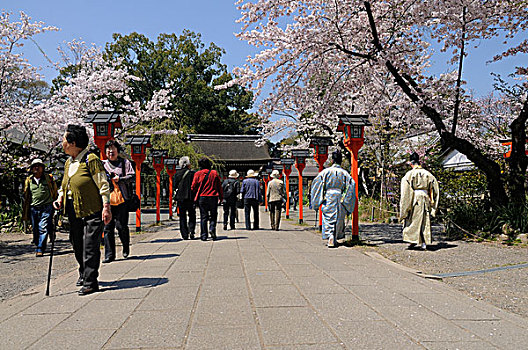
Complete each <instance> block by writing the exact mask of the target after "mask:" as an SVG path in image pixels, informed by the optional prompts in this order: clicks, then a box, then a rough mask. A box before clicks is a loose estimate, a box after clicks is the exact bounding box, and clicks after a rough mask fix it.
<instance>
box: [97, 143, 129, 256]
mask: <svg viewBox="0 0 528 350" xmlns="http://www.w3.org/2000/svg"><path fill="white" fill-rule="evenodd" d="M120 152H121V146H120V145H119V143H118V142H117V141H116V140H109V141H108V142H107V143H106V145H105V153H106V157H107V158H108V159H106V160H104V161H103V165H104V168H105V171H106V173H107V176H108V182H109V183H110V187H111V189H110V208H111V210H112V220H111V221H110V222H109V223H108V224H107V225H105V228H104V246H105V255H104V260H103V263H105V264H106V263H109V262H112V261H114V260H115V258H116V243H115V229H117V233H118V235H119V239H120V240H121V244H122V245H123V258H125V259H126V258H128V256H129V255H130V230H129V229H128V218H129V211H128V206H127V203H126V201H127V200H128V199H129V198H130V197H131V195H132V193H131V192H130V186H129V184H130V183H131V182H132V181H133V179H134V177H135V175H136V172H135V171H134V167H133V166H132V164H131V163H130V161H128V159H125V158H121V157H119V153H120Z"/></svg>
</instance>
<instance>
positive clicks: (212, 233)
mask: <svg viewBox="0 0 528 350" xmlns="http://www.w3.org/2000/svg"><path fill="white" fill-rule="evenodd" d="M209 234H210V235H211V239H212V240H213V241H216V233H215V232H211V233H209Z"/></svg>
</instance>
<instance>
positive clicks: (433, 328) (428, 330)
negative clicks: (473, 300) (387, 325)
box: [374, 305, 478, 342]
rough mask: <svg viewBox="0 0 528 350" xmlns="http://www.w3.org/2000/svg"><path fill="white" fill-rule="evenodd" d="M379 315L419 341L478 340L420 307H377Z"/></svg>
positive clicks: (450, 322)
mask: <svg viewBox="0 0 528 350" xmlns="http://www.w3.org/2000/svg"><path fill="white" fill-rule="evenodd" d="M374 308H375V309H376V311H377V312H378V313H380V314H381V315H382V316H383V317H385V318H386V319H387V320H389V321H390V322H394V323H395V324H397V325H398V327H399V328H401V329H402V330H403V331H404V332H406V333H407V334H409V335H410V336H411V337H412V338H414V339H415V340H417V341H420V342H421V341H433V342H434V341H450V342H458V341H469V342H471V341H474V340H475V339H478V338H477V337H476V336H475V335H474V334H471V333H469V332H467V331H466V330H464V329H462V328H461V327H459V326H457V325H456V324H455V323H453V322H452V321H448V320H446V319H444V318H443V317H441V316H439V315H437V314H435V313H433V312H431V311H429V310H428V309H427V308H425V307H422V306H420V305H418V306H402V307H397V306H383V307H379V306H375V307H374Z"/></svg>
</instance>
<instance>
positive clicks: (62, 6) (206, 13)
mask: <svg viewBox="0 0 528 350" xmlns="http://www.w3.org/2000/svg"><path fill="white" fill-rule="evenodd" d="M234 2H235V0H149V1H147V0H106V1H102V0H1V2H0V8H1V9H6V10H8V11H11V12H14V14H13V19H16V18H17V16H18V11H20V10H23V11H25V12H26V13H27V14H28V15H30V16H31V17H32V18H33V20H34V21H43V22H45V23H46V24H47V25H53V26H56V27H59V28H61V31H60V32H52V33H45V34H42V35H39V36H37V37H36V38H35V39H36V41H37V42H38V43H39V45H40V46H41V47H42V48H43V49H44V51H45V52H46V53H47V54H48V55H49V56H50V57H51V59H52V60H53V61H58V60H59V57H58V54H57V51H56V48H57V46H58V45H59V44H61V43H63V42H65V41H66V42H67V41H71V40H73V39H79V38H81V39H83V40H84V41H86V42H88V43H95V44H97V45H99V46H104V44H105V43H106V42H109V41H111V40H112V33H116V32H118V33H121V34H128V33H131V32H134V31H135V32H138V33H142V34H145V35H147V36H148V37H150V38H151V39H153V40H155V39H156V37H157V36H158V34H160V33H173V32H174V33H176V34H180V33H181V32H182V31H183V30H184V29H189V30H192V31H194V32H197V33H201V35H202V41H203V42H204V43H206V45H208V44H209V43H210V42H214V43H215V44H216V45H218V46H220V47H222V48H224V49H225V50H226V54H225V55H224V57H223V63H225V64H227V66H228V67H229V69H230V70H231V69H232V68H233V67H235V66H237V65H242V64H243V63H244V62H245V59H246V57H247V56H248V55H250V54H252V53H254V52H255V49H254V48H252V47H250V46H249V45H247V44H246V43H245V42H242V41H240V40H238V39H237V38H236V37H235V36H234V33H235V32H238V31H239V30H240V24H239V23H236V22H235V21H236V19H238V18H239V15H240V13H239V11H238V10H237V9H236V7H235V5H234ZM477 44H478V45H479V48H478V49H477V50H476V51H471V53H470V56H469V59H468V60H466V62H465V66H464V79H466V80H467V81H468V82H469V86H470V87H471V88H472V89H474V91H475V93H476V94H477V95H484V94H486V93H488V92H490V91H491V90H492V83H493V78H492V77H491V76H490V74H489V73H490V71H492V70H493V71H496V72H499V73H501V74H503V75H506V74H508V73H509V72H511V71H512V70H513V67H514V66H515V65H516V64H517V65H519V64H520V62H521V61H522V59H524V60H525V61H526V57H519V58H515V59H509V60H505V61H503V62H500V63H494V64H486V61H487V60H489V59H490V58H491V57H492V56H493V55H494V54H496V53H498V52H499V50H500V46H501V44H500V40H496V41H494V42H492V43H477ZM24 54H25V56H26V57H27V58H28V59H29V60H30V63H32V64H33V65H35V66H45V65H47V62H46V61H45V59H44V58H43V57H42V55H41V54H40V53H39V51H38V50H37V49H36V47H35V45H34V44H33V43H31V42H28V43H27V46H26V47H25V48H24ZM435 64H436V65H437V66H436V67H435V68H433V69H432V70H431V71H432V72H434V73H439V72H443V71H445V69H446V66H445V60H444V59H443V58H442V57H441V56H438V57H436V58H435ZM43 73H44V75H45V76H46V80H48V81H51V79H53V78H54V76H55V74H56V72H55V71H54V70H50V69H45V70H44V71H43Z"/></svg>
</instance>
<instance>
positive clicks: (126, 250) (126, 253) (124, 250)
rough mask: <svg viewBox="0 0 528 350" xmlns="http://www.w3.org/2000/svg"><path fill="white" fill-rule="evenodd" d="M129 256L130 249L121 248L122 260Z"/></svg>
mask: <svg viewBox="0 0 528 350" xmlns="http://www.w3.org/2000/svg"><path fill="white" fill-rule="evenodd" d="M129 255H130V247H128V246H127V247H123V258H124V259H126V258H128V256H129Z"/></svg>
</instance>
